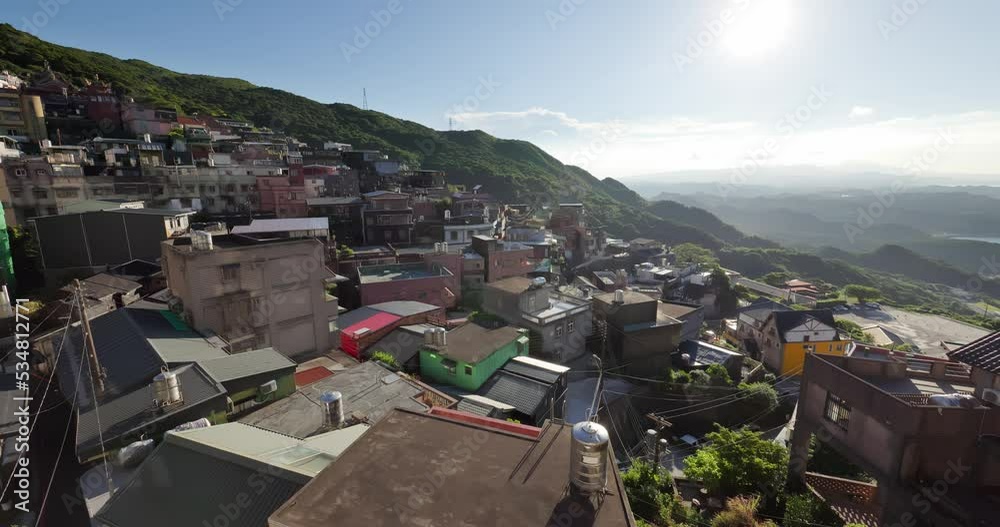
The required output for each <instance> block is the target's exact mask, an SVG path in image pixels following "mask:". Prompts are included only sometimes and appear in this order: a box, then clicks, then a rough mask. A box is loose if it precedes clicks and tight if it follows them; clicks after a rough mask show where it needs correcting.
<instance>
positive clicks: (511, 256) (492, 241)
mask: <svg viewBox="0 0 1000 527" xmlns="http://www.w3.org/2000/svg"><path fill="white" fill-rule="evenodd" d="M472 250H473V251H474V252H476V253H477V254H479V255H480V256H482V257H483V260H484V261H483V263H484V265H485V267H486V269H485V271H486V281H487V282H496V281H498V280H503V279H505V278H510V277H512V276H527V275H528V273H530V272H532V271H534V270H535V265H536V264H537V263H538V262H537V260H535V248H534V247H532V246H530V245H526V244H523V243H520V242H504V241H500V240H497V239H496V238H494V237H492V236H481V235H480V236H473V237H472Z"/></svg>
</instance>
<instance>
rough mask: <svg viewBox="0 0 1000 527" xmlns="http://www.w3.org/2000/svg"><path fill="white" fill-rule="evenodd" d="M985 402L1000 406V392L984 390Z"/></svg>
mask: <svg viewBox="0 0 1000 527" xmlns="http://www.w3.org/2000/svg"><path fill="white" fill-rule="evenodd" d="M983 401H986V402H988V403H990V404H992V405H994V406H1000V390H995V389H988V388H987V389H984V390H983Z"/></svg>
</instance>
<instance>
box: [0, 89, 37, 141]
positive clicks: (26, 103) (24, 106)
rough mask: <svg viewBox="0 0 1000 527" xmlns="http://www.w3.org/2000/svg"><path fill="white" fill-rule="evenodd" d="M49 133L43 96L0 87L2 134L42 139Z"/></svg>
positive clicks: (0, 131)
mask: <svg viewBox="0 0 1000 527" xmlns="http://www.w3.org/2000/svg"><path fill="white" fill-rule="evenodd" d="M47 134H48V132H47V131H46V128H45V107H44V106H43V105H42V99H41V97H39V96H37V95H30V94H26V93H22V92H21V91H20V90H17V89H9V88H8V89H3V88H0V135H8V136H14V137H27V138H28V139H31V140H32V141H41V140H42V139H46V138H47V137H48V135H47Z"/></svg>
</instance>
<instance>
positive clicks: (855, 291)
mask: <svg viewBox="0 0 1000 527" xmlns="http://www.w3.org/2000/svg"><path fill="white" fill-rule="evenodd" d="M844 294H846V295H847V296H853V297H855V298H857V299H858V302H861V303H864V302H868V301H869V300H876V299H878V298H881V297H882V293H881V292H880V291H879V290H878V289H875V288H874V287H869V286H867V285H859V284H850V285H847V286H846V287H844Z"/></svg>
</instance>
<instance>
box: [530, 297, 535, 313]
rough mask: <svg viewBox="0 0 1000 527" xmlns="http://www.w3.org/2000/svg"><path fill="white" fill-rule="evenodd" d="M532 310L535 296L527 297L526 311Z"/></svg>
mask: <svg viewBox="0 0 1000 527" xmlns="http://www.w3.org/2000/svg"><path fill="white" fill-rule="evenodd" d="M534 310H535V297H533V296H529V297H528V311H529V312H531V311H534Z"/></svg>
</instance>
